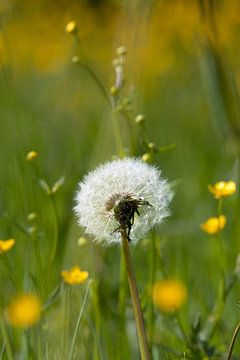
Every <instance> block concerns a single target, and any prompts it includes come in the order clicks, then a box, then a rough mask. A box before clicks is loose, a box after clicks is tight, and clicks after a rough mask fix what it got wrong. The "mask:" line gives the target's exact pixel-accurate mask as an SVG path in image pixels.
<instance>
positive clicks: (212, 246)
mask: <svg viewBox="0 0 240 360" xmlns="http://www.w3.org/2000/svg"><path fill="white" fill-rule="evenodd" d="M239 14H240V3H239V1H237V0H231V1H227V0H225V1H213V0H208V1H207V0H206V1H204V0H199V1H197V0H196V1H184V0H179V1H177V0H176V1H173V0H162V1H160V0H159V1H157V0H155V1H154V0H153V1H149V2H144V1H140V0H139V1H137V0H131V1H110V0H109V1H104V0H95V1H94V0H92V1H74V0H71V1H63V0H61V1H58V2H56V1H49V0H42V1H40V0H35V1H30V0H29V1H28V0H24V1H17V0H16V1H14V0H12V1H10V0H1V2H0V134H1V142H0V164H1V167H0V214H1V218H0V238H2V239H5V238H10V237H13V238H15V239H16V246H15V247H14V249H13V250H12V252H11V260H12V262H13V264H14V268H15V269H16V273H17V275H18V277H19V281H20V282H21V281H22V286H23V287H24V280H22V279H24V276H25V275H24V274H26V267H27V269H28V271H29V272H30V273H31V271H32V272H34V267H35V264H34V261H33V260H32V255H31V254H32V251H33V250H32V247H31V244H30V241H29V239H27V238H26V236H24V234H23V232H22V231H21V229H20V227H23V228H27V227H28V226H29V225H28V220H27V215H28V214H29V213H31V212H35V213H36V214H37V227H38V231H39V234H40V235H39V239H40V240H39V242H40V248H41V252H42V256H43V258H45V257H46V261H45V262H47V254H48V252H49V249H50V248H51V244H52V241H53V240H52V239H53V236H54V231H55V230H54V222H55V221H56V216H55V215H56V214H55V212H54V205H53V203H52V202H51V200H49V197H48V196H47V195H46V194H45V192H44V191H43V189H41V187H40V186H38V181H37V180H36V172H37V171H40V172H41V177H42V178H44V179H45V180H46V181H47V182H48V183H49V184H50V185H52V184H53V183H54V182H55V181H56V180H58V179H59V178H60V177H61V176H64V177H65V182H64V185H63V186H62V188H61V189H59V191H58V192H57V194H56V196H55V202H56V205H57V209H58V220H57V222H58V224H57V226H58V234H59V248H58V261H57V263H56V264H55V265H54V270H53V271H51V272H50V273H48V272H47V270H46V274H45V275H46V293H48V292H50V291H51V290H52V289H53V288H54V286H55V285H56V284H57V282H58V281H59V279H60V270H61V269H63V268H69V267H71V266H72V265H74V264H80V266H81V267H82V268H84V269H86V270H88V271H89V272H90V276H91V277H92V278H93V279H95V280H96V282H97V283H98V284H100V286H99V288H98V292H97V299H98V305H96V304H95V305H96V306H95V307H94V306H93V309H92V308H91V309H90V310H89V315H88V316H87V318H86V320H85V323H84V329H85V330H84V335H83V340H82V341H83V342H84V343H85V348H84V349H85V350H81V351H82V355H81V357H79V359H87V358H89V359H92V358H93V357H92V355H91V349H92V347H91V346H92V345H91V341H92V340H91V341H90V340H89V335H88V331H89V328H90V329H91V327H89V326H90V325H89V322H90V324H91V321H90V320H89V319H92V318H94V315H93V314H94V311H96V307H98V308H99V315H98V316H99V318H100V320H99V323H100V325H99V329H100V330H99V329H98V330H99V334H100V335H99V336H100V343H101V344H102V345H101V346H102V353H103V355H102V359H115V358H116V357H115V351H116V350H115V347H116V339H115V338H114V335H110V334H114V332H117V328H118V325H117V301H118V300H117V299H118V288H119V283H118V278H119V274H118V273H119V253H120V250H119V249H118V247H116V246H114V247H111V248H104V249H102V248H101V247H99V246H98V245H95V244H94V243H92V242H91V241H89V242H88V243H87V245H85V246H84V247H80V246H79V245H78V242H77V241H78V238H79V237H80V236H82V235H83V230H81V229H79V228H78V226H77V224H76V219H75V218H74V216H73V212H72V208H73V204H74V200H73V199H74V194H75V191H76V189H77V184H78V182H79V181H80V180H81V178H82V176H83V175H84V174H85V173H86V172H88V171H90V170H92V169H93V168H94V167H95V166H97V165H98V164H99V163H101V162H104V161H106V160H109V159H111V158H112V156H114V155H117V150H116V146H115V142H114V135H113V129H112V120H111V118H112V112H111V110H110V109H109V107H108V105H107V104H106V101H105V99H104V97H103V96H102V94H101V92H100V91H99V89H98V87H97V86H96V84H95V83H94V81H93V79H92V78H91V77H90V76H89V74H88V73H87V72H86V71H85V70H84V68H82V67H81V66H78V65H76V64H73V63H72V62H71V58H72V56H74V55H78V56H81V53H80V52H79V48H78V46H77V44H76V42H75V40H74V38H73V37H72V36H71V35H69V34H67V33H66V32H65V26H66V24H67V22H68V21H70V20H75V21H76V22H77V25H78V29H79V36H80V39H81V45H82V47H83V49H84V54H85V57H86V59H87V60H86V61H87V63H88V65H89V66H91V68H92V69H93V71H94V72H95V73H96V74H97V76H98V78H99V79H100V80H101V82H102V83H103V84H104V86H105V88H106V90H107V91H109V89H110V86H111V85H112V83H113V82H114V69H113V66H112V59H113V58H114V57H115V50H116V48H117V47H118V46H120V45H124V46H126V47H127V49H128V53H127V64H126V69H125V71H126V81H127V88H128V91H129V93H131V94H132V96H133V98H134V101H133V110H132V114H133V118H132V125H133V127H134V132H135V134H136V137H137V138H139V136H140V135H139V129H138V126H137V125H136V124H135V123H134V117H135V116H136V115H137V114H139V113H142V114H144V116H145V118H146V127H147V129H148V134H149V140H151V141H152V142H154V143H155V144H157V146H159V147H162V146H163V147H164V146H167V145H169V144H175V147H174V148H173V149H171V150H169V151H165V152H161V153H159V154H156V156H155V157H154V163H156V164H157V165H159V167H160V168H161V169H162V173H163V175H164V177H166V178H168V179H169V180H170V181H176V182H177V185H176V187H175V189H174V190H175V197H174V199H173V201H172V204H171V216H170V217H169V219H168V220H167V221H166V222H165V224H164V225H163V226H162V227H161V228H160V230H159V232H158V235H157V247H158V248H159V249H160V250H159V253H160V254H161V256H160V257H159V258H158V267H157V278H159V279H160V278H162V277H163V273H162V267H163V264H165V266H166V268H167V272H168V274H169V276H170V277H174V278H179V279H181V280H182V281H183V282H184V283H185V284H186V286H187V288H188V300H187V302H186V304H185V306H184V308H183V309H182V312H181V318H182V322H183V324H184V327H185V328H186V331H187V332H189V331H190V328H191V324H192V323H193V322H194V321H195V320H196V318H197V317H198V315H199V316H200V317H201V319H202V321H203V322H205V321H206V320H207V319H208V318H209V316H210V314H211V312H212V309H213V307H214V304H215V302H216V300H217V298H218V294H219V286H220V285H219V284H220V283H221V279H222V276H221V265H220V264H221V256H220V255H219V249H218V245H217V241H218V239H217V238H216V236H209V235H207V234H205V233H203V232H202V231H201V229H200V227H199V226H200V223H202V222H203V221H205V220H206V219H207V218H208V217H210V216H214V215H216V214H217V203H216V201H215V200H214V199H213V198H212V196H211V195H210V194H209V192H208V189H207V186H208V184H211V183H214V182H216V181H219V180H228V179H231V180H234V181H235V182H236V183H237V185H239V150H240V146H239V145H240V118H239V80H240V66H239V56H240V48H239V40H240V15H239ZM120 122H121V123H120V127H121V132H122V139H123V143H124V147H125V148H128V147H129V134H128V129H127V127H126V126H125V123H124V120H123V119H122V120H120ZM30 150H35V151H37V152H38V159H37V165H36V166H35V164H32V163H28V162H27V161H26V154H27V152H28V151H30ZM146 151H147V149H146V148H145V147H144V145H143V144H141V142H139V143H138V147H137V151H136V155H138V156H141V155H142V154H143V153H145V152H146ZM39 169H41V170H39ZM238 197H239V194H238V192H237V194H235V195H234V196H232V197H231V198H227V199H226V200H225V201H224V211H223V212H224V214H225V215H226V216H227V219H228V222H227V225H226V228H225V229H224V231H223V232H222V234H221V236H222V240H223V251H224V254H222V256H223V257H225V258H226V259H227V260H226V263H227V266H226V277H225V278H226V281H228V280H229V277H228V275H229V274H230V273H231V272H232V271H233V270H234V268H235V263H236V258H237V255H238V253H239V235H240V226H239V210H240V209H239V200H238ZM149 246H150V245H149V241H142V242H140V243H139V244H138V245H137V246H136V247H134V249H133V258H134V264H135V268H136V274H137V279H138V282H139V287H140V292H146V288H145V285H146V283H147V281H148V277H149V266H150V265H149V262H148V259H147V257H146V251H147V254H148V253H149V251H148V250H149ZM160 258H161V259H160ZM43 261H44V260H43ZM26 264H27V265H26ZM0 266H1V264H0ZM44 266H45V267H46V269H47V264H45V265H44ZM0 281H1V283H0V286H1V288H0V289H1V296H0V304H1V307H2V308H4V307H5V305H6V303H8V301H9V299H10V298H11V296H12V295H13V289H12V288H11V286H10V285H9V283H8V280H7V276H6V272H5V271H4V268H3V267H2V269H1V271H0ZM239 291H240V286H239V283H237V284H235V287H234V289H233V291H232V292H231V294H230V295H229V297H228V298H227V301H226V304H225V307H224V311H223V313H222V315H221V321H220V323H219V324H218V328H217V331H216V333H215V336H214V338H213V339H212V342H211V344H212V345H214V346H216V347H217V348H218V349H220V350H219V351H220V352H221V351H223V352H224V351H226V347H227V345H228V344H229V342H230V338H231V334H232V332H233V329H234V327H235V325H236V324H237V321H238V320H239V319H240V311H239V308H238V307H237V302H238V301H239ZM95 300H96V299H95ZM128 301H129V300H128ZM75 302H76V303H78V300H77V296H76V299H75ZM128 305H129V310H128V311H127V317H128V319H130V320H129V324H130V325H129V329H128V335H129V339H130V340H129V342H130V343H131V346H130V348H131V354H132V355H131V356H130V355H129V359H130V358H131V359H133V358H136V359H137V358H138V357H137V355H136V351H137V350H136V348H135V347H136V345H134V344H132V340H133V342H136V338H135V337H134V336H135V335H134V333H133V330H132V329H134V328H133V325H132V314H131V307H130V304H128V303H127V306H128ZM56 306H57V305H56ZM57 309H58V308H57V307H56V309H55V310H53V313H52V315H49V316H53V317H54V316H56V314H55V313H54V311H56V312H57ZM94 309H95V310H94ZM74 311H75V312H78V310H73V313H74ZM54 314H55V315H54ZM95 326H96V324H95ZM156 326H157V329H161V331H162V333H160V335H159V336H158V330H157V331H156V343H157V345H156V348H157V349H158V351H159V352H156V354H157V355H156V359H157V358H158V356H164V357H163V358H166V359H168V358H169V359H175V358H180V357H177V355H174V357H173V355H171V352H168V351H167V350H165V351H163V350H161V343H165V344H167V345H168V346H170V347H173V348H177V349H178V350H179V352H183V351H184V349H185V347H184V345H182V343H181V341H180V340H179V337H178V334H177V333H176V334H175V335H176V336H175V335H174V334H173V333H174V331H173V330H172V327H173V326H174V325H173V323H172V321H171V319H169V318H168V317H164V316H162V315H161V314H158V311H157V310H156ZM90 331H91V330H90ZM159 331H160V330H159ZM58 332H61V326H60V325H59V326H58V322H57V321H53V322H52V324H49V328H48V329H47V330H46V333H47V334H49V339H50V340H49V344H50V345H49V346H50V347H51V349H54V347H57V341H58V339H57V335H56V334H58ZM162 334H163V335H162ZM46 336H48V335H46ZM158 342H159V343H160V345H159V344H158ZM86 349H87V350H86ZM238 350H239V351H240V347H239V346H238ZM51 351H53V350H51ZM156 351H157V350H156ZM161 351H162V352H161ZM236 352H237V350H236ZM52 353H53V352H52ZM56 354H57V353H56ZM86 354H88V355H86ZM175 356H176V357H175ZM50 358H52V359H53V358H54V357H53V355H52V357H50ZM159 358H160V357H159ZM209 358H211V357H210V356H209ZM216 358H217V357H216ZM219 358H221V357H219ZM236 358H237V357H236Z"/></svg>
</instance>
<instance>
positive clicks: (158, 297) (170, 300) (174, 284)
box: [152, 280, 187, 313]
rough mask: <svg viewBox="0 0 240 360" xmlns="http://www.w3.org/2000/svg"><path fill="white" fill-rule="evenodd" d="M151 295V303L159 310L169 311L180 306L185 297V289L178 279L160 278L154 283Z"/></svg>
mask: <svg viewBox="0 0 240 360" xmlns="http://www.w3.org/2000/svg"><path fill="white" fill-rule="evenodd" d="M152 296H153V303H154V304H155V305H156V306H157V307H159V309H160V310H162V311H164V312H166V313H171V312H173V311H176V310H178V309H180V308H181V307H182V305H183V304H184V302H185V301H186V298H187V290H186V287H185V285H184V284H183V283H182V282H180V281H178V280H162V281H157V282H156V283H155V284H154V286H153V292H152Z"/></svg>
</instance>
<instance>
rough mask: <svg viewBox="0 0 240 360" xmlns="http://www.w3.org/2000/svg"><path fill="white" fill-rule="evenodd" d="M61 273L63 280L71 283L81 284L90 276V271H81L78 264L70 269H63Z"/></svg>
mask: <svg viewBox="0 0 240 360" xmlns="http://www.w3.org/2000/svg"><path fill="white" fill-rule="evenodd" d="M61 275H62V277H63V280H64V281H65V282H66V283H68V284H70V285H74V284H81V283H83V282H84V281H85V280H87V278H88V272H87V271H81V269H80V268H79V267H78V266H74V267H72V268H71V269H70V270H69V271H61Z"/></svg>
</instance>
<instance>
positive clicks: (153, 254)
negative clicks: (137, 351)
mask: <svg viewBox="0 0 240 360" xmlns="http://www.w3.org/2000/svg"><path fill="white" fill-rule="evenodd" d="M155 242H156V240H155V234H154V233H152V239H151V249H150V257H149V265H150V275H149V291H150V292H151V291H152V288H153V284H154V282H155V277H156V255H157V250H156V243H155ZM147 324H148V341H149V347H150V352H151V351H152V349H151V347H152V344H153V338H154V307H153V302H152V301H150V304H149V305H148V321H147Z"/></svg>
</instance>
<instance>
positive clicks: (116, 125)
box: [112, 109, 123, 157]
mask: <svg viewBox="0 0 240 360" xmlns="http://www.w3.org/2000/svg"><path fill="white" fill-rule="evenodd" d="M112 112H113V131H114V137H115V141H116V147H117V152H118V155H119V156H120V157H123V146H122V139H121V132H120V128H119V123H118V122H119V119H118V111H117V110H116V109H113V111H112Z"/></svg>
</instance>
